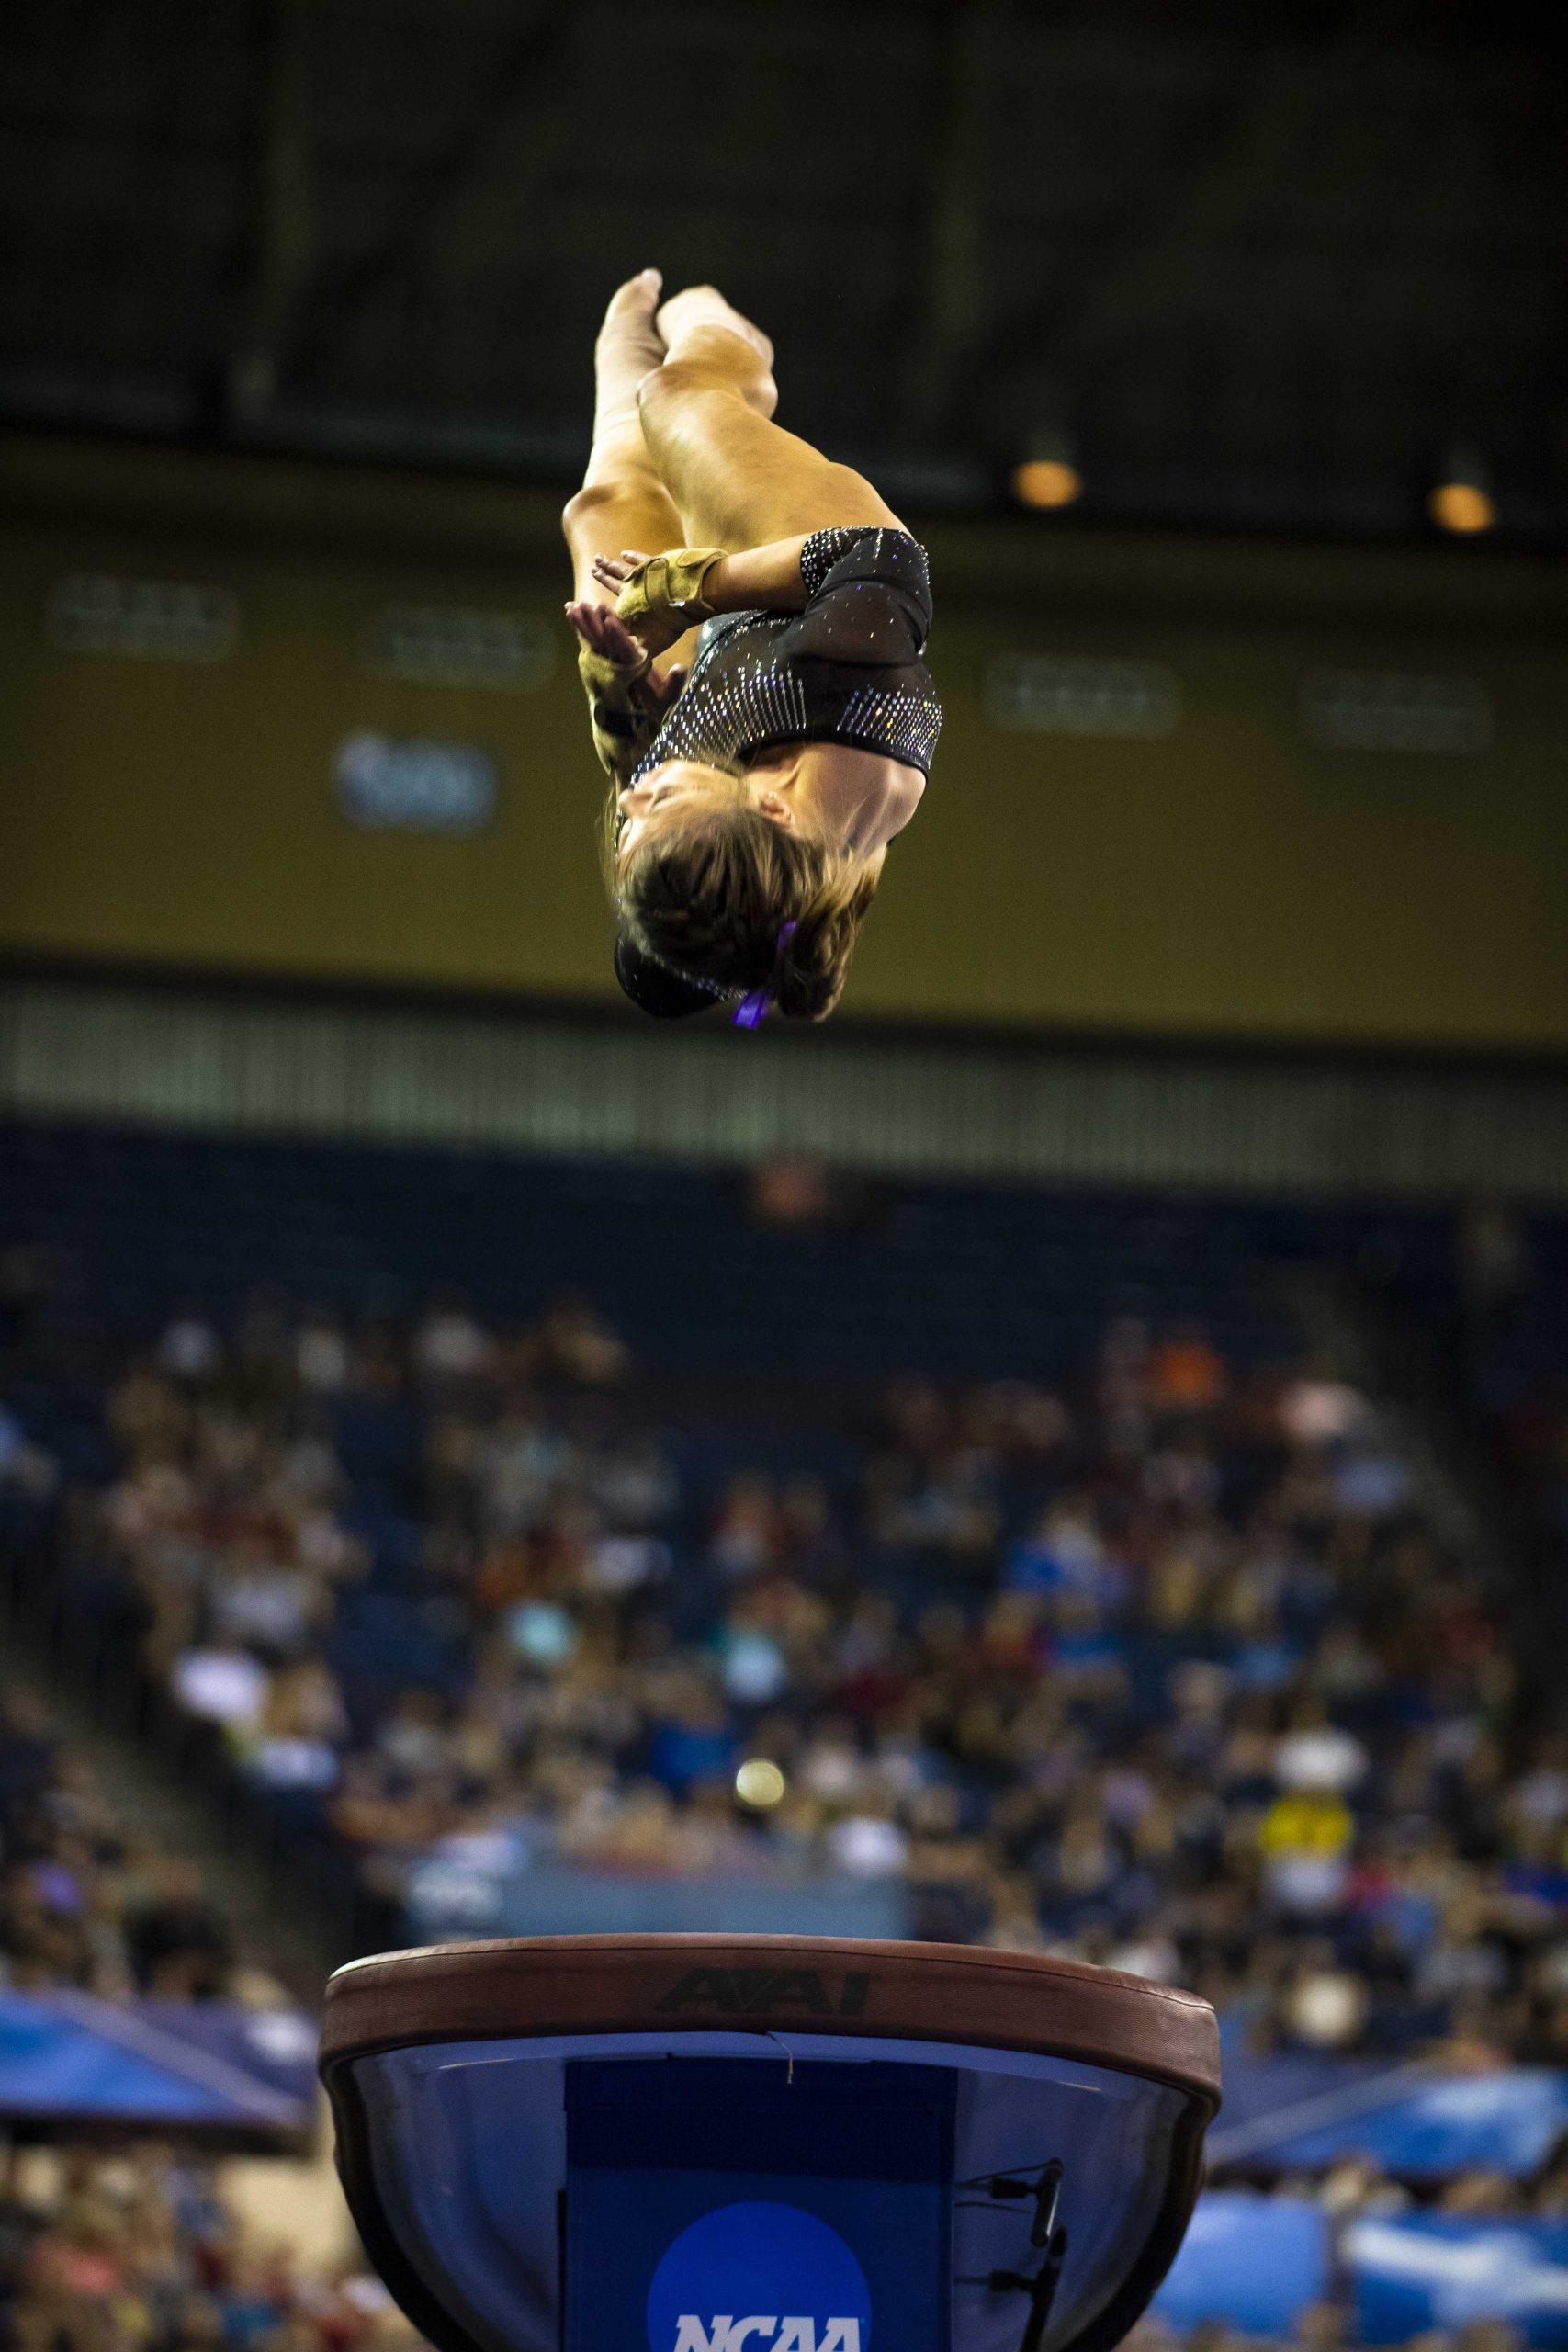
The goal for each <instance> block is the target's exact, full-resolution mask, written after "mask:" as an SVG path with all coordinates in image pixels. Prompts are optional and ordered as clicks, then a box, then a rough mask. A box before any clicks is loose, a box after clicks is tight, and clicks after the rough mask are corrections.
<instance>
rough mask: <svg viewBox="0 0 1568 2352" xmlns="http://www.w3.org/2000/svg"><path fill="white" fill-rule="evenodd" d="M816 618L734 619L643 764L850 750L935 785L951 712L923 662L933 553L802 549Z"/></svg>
mask: <svg viewBox="0 0 1568 2352" xmlns="http://www.w3.org/2000/svg"><path fill="white" fill-rule="evenodd" d="M800 574H801V579H802V581H803V582H804V584H805V588H806V597H807V602H806V609H805V610H804V612H799V613H761V612H751V613H725V614H722V615H721V616H719V617H718V618H717V619H716V620H711V621H709V622H707V623H706V624H705V627H704V628H703V631H702V635H701V637H700V639H698V644H697V653H696V658H695V660H694V662H693V664H692V673H691V676H690V677H689V678H688V680H687V682H686V684H685V686H684V688H683V690H682V694H681V695H680V698H679V699H678V701H677V702H676V703H675V704H674V706H673V707H672V708H671V710H670V711H669V713H668V714H667V716H666V717H665V719H664V721H663V724H662V725H661V726H660V729H659V732H658V734H657V735H656V736H655V737H654V739H653V741H652V742H651V743H650V744H649V747H648V750H647V751H646V752H645V753H644V754H643V757H642V759H641V760H640V761H639V762H638V763H637V768H636V770H635V772H634V775H633V781H634V782H635V781H636V780H637V778H638V777H640V776H642V775H646V774H647V773H648V771H649V769H650V768H655V767H659V766H660V765H661V764H662V763H663V762H664V761H666V760H701V761H703V762H704V763H705V764H706V765H708V766H710V767H720V768H731V769H734V768H740V767H743V766H744V765H745V764H746V762H747V760H748V759H749V758H750V757H751V756H753V755H754V754H755V753H756V752H761V751H764V750H766V749H767V748H768V747H769V746H770V745H772V744H775V743H849V744H852V745H853V746H854V747H855V748H856V749H857V750H859V751H866V752H880V753H881V754H882V756H883V757H884V758H885V759H894V760H901V761H903V762H904V763H905V764H906V765H907V766H909V767H913V768H919V771H920V774H921V775H927V774H929V772H930V769H931V754H932V752H934V750H935V749H936V739H937V733H938V730H939V729H940V728H941V726H942V706H941V704H940V703H939V702H938V700H937V695H936V688H935V687H934V685H933V684H931V673H930V671H929V670H928V669H927V668H926V665H925V663H924V662H923V661H922V660H921V658H920V656H921V654H922V653H923V651H924V650H925V642H926V638H927V635H928V633H929V631H930V628H931V573H930V569H929V566H928V564H927V561H926V551H925V549H924V548H922V547H921V546H920V545H919V542H918V541H917V540H915V539H912V538H911V537H909V535H908V532H907V531H891V530H880V529H878V528H876V527H875V526H868V527H865V528H861V529H852V530H832V531H818V532H815V533H814V534H813V536H812V537H810V538H808V539H807V542H806V545H805V547H804V548H802V550H801V557H800Z"/></svg>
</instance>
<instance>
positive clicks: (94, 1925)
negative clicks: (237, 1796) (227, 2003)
mask: <svg viewBox="0 0 1568 2352" xmlns="http://www.w3.org/2000/svg"><path fill="white" fill-rule="evenodd" d="M48 1985H76V1986H79V1987H80V1988H81V1989H83V1990H84V1991H86V1992H91V1993H96V1994H99V1995H102V1996H104V1997H106V1998H107V1999H111V2000H112V1999H116V1998H123V1997H125V1996H128V1995H130V1994H138V1993H140V1994H147V1995H151V1996H156V1997H159V1998H162V1999H164V2000H185V2001H190V2000H219V1999H231V2000H233V1999H238V2000H243V2001H246V2002H249V2003H250V2004H252V2005H254V2006H272V2005H273V2004H275V2003H276V2004H281V2003H282V2002H283V2001H284V1999H285V1998H286V1996H285V1995H284V1994H283V1992H282V1990H281V1988H280V1987H278V1986H277V1985H275V1984H273V1982H272V1981H271V1980H270V1979H269V1978H267V1977H266V1976H265V1975H264V1974H263V1973H261V1972H260V1971H259V1970H257V1969H255V1968H254V1967H246V1966H243V1965H241V1964H240V1963H239V1962H238V1961H237V1959H236V1955H235V1952H234V1949H233V1942H232V1938H231V1933H230V1929H229V1926H228V1923H227V1922H226V1920H225V1919H224V1918H223V1917H222V1914H221V1913H220V1911H219V1910H218V1909H217V1908H216V1907H215V1906H214V1905H212V1904H211V1903H210V1901H209V1899H208V1897H207V1896H206V1895H205V1894H204V1893H203V1891H202V1885H201V1879H200V1875H199V1872H198V1871H197V1869H196V1866H195V1865H194V1863H192V1862H190V1861H189V1860H185V1859H184V1858H181V1857H178V1856H174V1855H169V1854H165V1853H163V1852H160V1851H159V1850H158V1849H157V1848H156V1846H155V1845H153V1844H152V1841H151V1840H150V1839H148V1838H146V1837H145V1836H143V1835H142V1834H141V1833H140V1832H139V1831H138V1830H136V1829H135V1828H133V1827H132V1826H130V1824H129V1823H128V1822H127V1820H126V1819H125V1818H124V1816H123V1815H121V1813H120V1812H119V1811H118V1809H117V1808H116V1807H115V1806H113V1805H112V1804H110V1803H109V1801H108V1800H107V1797H106V1795H105V1792H104V1790H103V1788H102V1786H101V1785H100V1781H99V1778H98V1775H97V1773H96V1770H95V1769H94V1766H93V1765H92V1763H91V1762H90V1761H89V1759H88V1758H86V1757H85V1756H84V1755H82V1754H81V1752H80V1751H79V1750H77V1749H73V1748H72V1747H70V1746H68V1745H66V1744H64V1743H62V1741H61V1739H60V1738H59V1737H58V1736H57V1735H56V1733H55V1732H54V1730H53V1729H52V1728H51V1724H50V1721H49V1717H48V1714H47V1713H46V1711H45V1709H44V1708H43V1706H42V1705H41V1703H40V1702H39V1700H38V1699H37V1698H36V1697H35V1696H33V1695H32V1694H31V1693H30V1692H28V1691H20V1690H13V1691H6V1690H3V1689H0V1986H8V1987H9V1988H10V1989H12V1990H13V1991H16V1992H28V1991H34V1990H37V1989H39V1988H40V1987H43V1986H48Z"/></svg>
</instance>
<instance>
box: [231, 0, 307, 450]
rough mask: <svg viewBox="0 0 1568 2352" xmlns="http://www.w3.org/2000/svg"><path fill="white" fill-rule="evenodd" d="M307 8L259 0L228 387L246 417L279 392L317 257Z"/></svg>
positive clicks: (235, 411) (234, 409)
mask: <svg viewBox="0 0 1568 2352" xmlns="http://www.w3.org/2000/svg"><path fill="white" fill-rule="evenodd" d="M310 13H311V0H262V5H261V9H260V14H259V19H258V40H257V50H258V55H257V60H256V64H257V77H256V79H257V89H258V93H259V98H260V107H259V113H260V119H259V122H258V126H257V134H256V142H255V162H254V175H253V195H252V209H251V235H250V239H249V244H250V257H249V267H248V269H247V271H246V283H245V286H244V288H243V294H242V298H241V310H240V317H239V320H238V322H237V330H236V333H235V336H234V342H233V346H232V349H231V354H230V359H229V368H228V380H227V388H226V389H227V395H228V408H229V413H230V414H231V417H233V418H235V419H238V420H242V421H250V420H252V419H254V418H255V417H256V416H258V415H261V414H263V413H265V411H266V410H267V409H269V408H270V407H271V406H272V403H273V401H274V400H275V399H276V394H277V389H278V383H279V379H280V378H281V375H282V372H283V369H284V367H285V366H286V364H287V359H288V346H289V342H290V339H291V336H292V334H293V330H294V326H295V322H296V320H297V318H298V316H299V307H300V304H301V302H302V301H303V300H304V298H305V294H306V290H307V288H308V286H309V283H310V271H311V265H312V261H313V258H314V251H315V209H314V204H313V201H312V188H311V175H310Z"/></svg>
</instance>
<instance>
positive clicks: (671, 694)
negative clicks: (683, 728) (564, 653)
mask: <svg viewBox="0 0 1568 2352" xmlns="http://www.w3.org/2000/svg"><path fill="white" fill-rule="evenodd" d="M603 560H604V559H603V558H600V559H599V560H598V561H603ZM598 561H596V562H595V565H594V570H595V571H597V570H598ZM607 584H608V583H607ZM566 616H567V619H568V620H569V621H570V623H571V626H572V628H573V629H574V631H575V632H576V634H577V636H578V638H579V639H580V640H581V643H582V644H584V645H585V646H586V647H587V648H588V650H589V651H590V653H596V654H597V655H598V656H599V658H600V660H601V661H603V662H610V663H612V664H613V665H614V667H615V669H617V670H624V671H625V672H626V684H627V687H628V689H629V690H631V692H632V694H633V697H634V699H635V700H636V702H637V706H638V707H639V708H641V709H643V710H646V711H647V712H649V714H650V716H652V717H654V718H662V717H663V716H664V713H665V712H666V711H667V710H668V709H669V707H670V706H671V703H672V702H673V701H674V699H675V697H676V695H678V694H679V693H680V691H681V689H682V686H683V685H684V684H685V683H686V665H685V664H684V662H675V663H673V664H672V665H671V668H669V669H668V670H666V671H664V672H663V673H662V674H661V673H660V672H658V671H656V670H655V669H654V667H653V656H654V654H655V652H657V651H660V650H662V649H661V648H660V647H656V646H650V645H648V644H646V643H644V642H642V641H641V639H640V638H639V637H634V636H633V634H632V632H631V630H630V629H629V628H627V627H626V623H625V621H622V620H617V619H616V617H615V614H614V613H613V612H612V610H611V609H610V607H609V605H600V604H595V603H593V602H592V601H591V600H589V599H587V598H582V599H580V600H578V601H576V602H574V603H572V604H570V605H568V606H567V608H566ZM663 642H664V643H665V644H673V642H674V639H673V638H666V639H664V640H663Z"/></svg>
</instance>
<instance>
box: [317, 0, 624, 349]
mask: <svg viewBox="0 0 1568 2352" xmlns="http://www.w3.org/2000/svg"><path fill="white" fill-rule="evenodd" d="M581 13H582V12H581V6H580V5H579V0H570V5H569V0H542V5H541V6H538V7H537V8H536V10H535V11H534V14H533V16H532V17H530V19H529V21H528V23H527V25H526V26H525V28H524V30H523V31H522V32H521V33H520V34H519V35H518V36H517V38H516V39H515V40H513V42H512V44H511V46H510V48H509V50H508V51H507V53H506V55H505V56H504V57H503V58H502V61H501V62H500V63H499V64H498V66H497V69H496V71H495V72H494V74H492V75H491V77H490V81H489V84H488V86H487V90H486V95H485V97H484V100H483V103H482V105H481V106H480V107H479V108H478V110H477V111H476V113H475V114H474V115H473V116H472V117H470V119H468V121H467V122H465V123H464V125H463V127H462V129H461V130H459V131H457V133H456V134H455V136H454V137H453V138H451V139H450V140H449V141H447V142H446V146H445V147H444V148H443V149H442V151H441V153H439V154H438V155H437V156H436V157H435V158H434V161H433V162H432V163H431V164H429V166H428V167H427V168H426V169H425V170H424V171H423V172H422V173H420V174H419V175H417V176H415V177H414V178H413V179H412V181H411V183H410V186H409V187H408V189H407V191H406V193H405V195H404V197H403V198H402V201H401V202H400V204H399V205H398V206H397V208H396V209H395V211H394V212H393V215H392V217H391V219H390V220H389V222H388V224H387V227H386V229H385V231H384V232H383V233H382V235H381V236H380V237H378V239H377V241H376V242H375V243H374V244H373V245H372V246H371V247H370V249H369V250H368V251H367V253H365V254H361V255H360V256H359V257H358V258H357V259H356V260H355V261H354V262H352V263H350V264H349V265H348V266H346V267H345V268H344V269H343V270H341V271H339V272H337V273H335V274H334V275H333V277H331V278H330V279H328V280H325V281H323V282H322V283H321V285H320V286H319V288H317V290H316V293H315V295H314V296H313V297H312V300H311V302H310V309H309V315H308V318H307V320H306V321H305V322H304V332H303V334H302V336H301V340H300V345H299V363H300V366H301V368H302V369H304V370H309V369H310V367H312V366H313V365H315V364H317V363H319V361H320V360H321V357H322V356H324V355H325V354H326V353H327V352H328V351H330V350H331V348H332V346H333V345H334V344H335V343H336V342H337V341H338V340H339V338H340V337H341V336H342V334H344V331H345V330H346V329H347V328H348V327H350V326H351V325H353V324H354V323H355V321H356V320H358V319H359V318H361V317H362V316H363V315H364V313H365V312H366V311H367V310H368V309H369V308H370V307H371V305H372V304H373V303H374V302H375V301H376V300H377V299H378V296H379V295H381V294H382V293H383V292H384V291H385V290H386V289H387V288H389V287H391V286H394V285H396V284H397V283H398V281H399V280H400V278H401V277H404V276H405V275H406V274H407V273H408V272H409V271H410V270H412V268H414V267H415V266H417V264H418V262H419V259H420V256H421V254H422V253H423V251H424V250H425V249H426V248H427V247H428V246H429V245H431V244H433V243H435V242H436V241H437V240H438V239H439V238H440V236H441V235H442V233H443V232H445V231H446V229H447V228H448V227H449V225H450V223H451V221H452V220H453V219H454V217H455V216H456V215H457V214H458V213H460V212H461V210H462V209H463V207H464V206H465V204H467V203H468V202H469V201H470V200H471V199H472V198H474V196H475V194H476V192H477V191H478V190H479V189H480V188H482V187H483V186H484V184H485V182H486V179H487V177H488V176H489V175H490V174H491V172H492V171H494V170H496V169H501V168H506V169H508V170H509V180H508V195H509V198H511V200H512V201H513V203H517V202H519V200H520V199H521V202H522V203H523V204H524V205H525V204H526V202H527V199H528V197H529V196H530V195H534V196H536V195H537V194H539V193H540V192H542V190H543V187H544V185H545V183H546V181H547V178H548V176H549V175H550V173H551V172H552V171H553V170H554V168H555V166H556V164H557V163H558V160H559V159H560V157H561V156H562V155H563V154H564V153H566V152H567V150H568V148H569V146H570V142H571V140H572V137H573V135H574V133H575V132H576V131H577V130H578V127H579V126H578V125H577V122H576V119H575V109H574V108H573V107H572V104H571V93H570V65H571V59H572V55H573V51H574V43H575V37H576V34H577V30H578V26H579V22H580V18H581Z"/></svg>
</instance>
